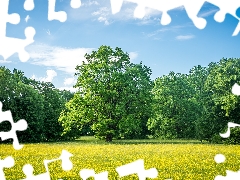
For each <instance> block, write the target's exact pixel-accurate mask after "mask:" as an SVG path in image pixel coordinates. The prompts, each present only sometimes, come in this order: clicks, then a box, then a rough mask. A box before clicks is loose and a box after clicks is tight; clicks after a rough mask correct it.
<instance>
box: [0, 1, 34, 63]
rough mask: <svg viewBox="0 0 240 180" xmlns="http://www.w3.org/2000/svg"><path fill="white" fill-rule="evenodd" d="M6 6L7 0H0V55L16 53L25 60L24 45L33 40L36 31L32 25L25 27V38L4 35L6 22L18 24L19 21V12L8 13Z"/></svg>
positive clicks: (27, 56)
mask: <svg viewBox="0 0 240 180" xmlns="http://www.w3.org/2000/svg"><path fill="white" fill-rule="evenodd" d="M8 6H9V0H1V1H0V17H1V18H0V55H2V56H3V58H4V59H7V58H9V57H10V56H11V55H13V54H14V53H18V56H19V59H20V60H21V61H23V62H25V61H27V60H28V59H29V54H28V53H27V52H26V51H25V47H26V46H28V45H29V44H31V43H33V42H34V40H33V37H34V36H35V33H36V32H35V29H34V28H33V27H27V28H26V29H25V36H26V39H18V38H11V37H6V25H7V23H11V24H18V23H19V22H20V16H19V14H16V13H13V14H8Z"/></svg>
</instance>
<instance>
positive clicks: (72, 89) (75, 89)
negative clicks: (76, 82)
mask: <svg viewBox="0 0 240 180" xmlns="http://www.w3.org/2000/svg"><path fill="white" fill-rule="evenodd" d="M58 89H60V90H64V89H65V90H67V91H71V92H76V91H77V88H74V87H68V86H64V87H60V88H58Z"/></svg>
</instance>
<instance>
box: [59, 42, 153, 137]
mask: <svg viewBox="0 0 240 180" xmlns="http://www.w3.org/2000/svg"><path fill="white" fill-rule="evenodd" d="M85 58H86V60H87V62H83V63H82V65H79V66H77V67H76V70H77V71H78V73H77V74H76V75H77V76H78V80H77V83H76V85H75V87H76V88H78V89H79V92H78V93H76V94H75V95H74V97H73V99H72V100H70V101H69V102H68V103H67V105H66V107H67V110H65V111H64V112H62V114H61V117H60V119H59V121H60V122H61V123H62V124H63V127H64V132H65V133H66V134H67V133H69V132H70V131H71V130H72V129H75V130H76V128H77V129H79V128H80V129H81V128H83V127H84V126H91V129H92V130H93V132H94V134H95V136H96V137H98V138H101V139H105V140H106V141H112V139H113V138H119V137H125V138H136V137H143V136H145V135H146V133H147V132H146V131H147V127H146V122H147V120H148V118H149V117H150V115H151V107H150V104H151V101H152V95H151V90H152V81H151V79H150V75H151V70H150V68H148V67H146V66H143V65H142V63H140V64H133V63H131V62H130V58H129V55H128V54H127V53H124V52H123V51H122V50H121V49H120V48H118V47H117V48H115V49H112V48H110V47H109V46H101V47H100V48H99V49H98V51H93V52H92V53H91V54H86V55H85ZM75 130H74V131H75Z"/></svg>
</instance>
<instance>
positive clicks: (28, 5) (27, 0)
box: [23, 0, 34, 11]
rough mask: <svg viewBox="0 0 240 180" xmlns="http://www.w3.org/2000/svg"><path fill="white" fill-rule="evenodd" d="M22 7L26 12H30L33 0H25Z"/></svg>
mask: <svg viewBox="0 0 240 180" xmlns="http://www.w3.org/2000/svg"><path fill="white" fill-rule="evenodd" d="M23 7H24V9H25V10H26V11H32V10H33V9H34V0H25V2H24V5H23Z"/></svg>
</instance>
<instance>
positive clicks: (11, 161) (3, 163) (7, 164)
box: [0, 156, 14, 180]
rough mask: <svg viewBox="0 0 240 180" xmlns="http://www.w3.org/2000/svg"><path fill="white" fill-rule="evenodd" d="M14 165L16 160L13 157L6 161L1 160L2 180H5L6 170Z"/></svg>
mask: <svg viewBox="0 0 240 180" xmlns="http://www.w3.org/2000/svg"><path fill="white" fill-rule="evenodd" d="M13 165H14V159H13V158H12V157H11V156H8V157H6V158H5V159H4V160H1V159H0V179H1V180H5V175H4V172H3V169H4V168H11V167H13Z"/></svg>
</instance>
